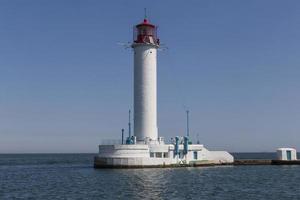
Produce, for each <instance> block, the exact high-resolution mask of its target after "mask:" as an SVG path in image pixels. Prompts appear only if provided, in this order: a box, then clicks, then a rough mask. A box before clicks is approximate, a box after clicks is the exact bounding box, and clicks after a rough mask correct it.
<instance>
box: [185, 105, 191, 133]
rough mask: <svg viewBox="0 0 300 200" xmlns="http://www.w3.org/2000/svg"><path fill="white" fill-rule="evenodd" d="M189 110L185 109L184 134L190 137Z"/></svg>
mask: <svg viewBox="0 0 300 200" xmlns="http://www.w3.org/2000/svg"><path fill="white" fill-rule="evenodd" d="M189 112H190V111H189V110H187V111H186V136H187V137H190V123H189Z"/></svg>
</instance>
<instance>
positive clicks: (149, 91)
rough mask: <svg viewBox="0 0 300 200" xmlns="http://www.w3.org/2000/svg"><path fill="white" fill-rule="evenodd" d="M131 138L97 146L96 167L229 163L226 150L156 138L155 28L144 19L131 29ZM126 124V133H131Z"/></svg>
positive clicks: (181, 138)
mask: <svg viewBox="0 0 300 200" xmlns="http://www.w3.org/2000/svg"><path fill="white" fill-rule="evenodd" d="M131 47H132V48H133V50H134V70H133V71H134V135H133V136H131V134H130V131H129V136H128V137H127V139H126V142H124V129H122V137H121V138H122V140H121V142H116V143H112V144H101V145H99V153H98V155H97V156H96V157H95V160H94V166H95V167H96V168H129V167H176V166H186V167H190V166H200V165H207V164H210V165H219V164H224V163H227V164H228V163H232V162H233V157H232V155H230V154H229V153H228V152H226V151H209V150H208V149H206V148H205V147H204V145H202V144H193V143H192V141H191V140H189V134H188V135H187V136H183V137H180V136H176V137H175V138H172V139H171V143H165V141H164V138H163V137H158V130H157V68H156V64H157V49H158V48H159V39H158V37H157V27H156V26H155V25H153V24H151V23H149V21H148V20H147V19H146V18H145V19H144V21H143V22H142V23H140V24H138V25H136V26H135V27H134V36H133V43H132V45H131ZM130 127H131V126H130V123H129V130H130ZM174 134H177V133H173V135H174Z"/></svg>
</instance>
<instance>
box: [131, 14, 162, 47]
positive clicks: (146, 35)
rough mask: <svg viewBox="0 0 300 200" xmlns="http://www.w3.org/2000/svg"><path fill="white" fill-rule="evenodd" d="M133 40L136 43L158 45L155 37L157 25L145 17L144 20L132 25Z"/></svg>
mask: <svg viewBox="0 0 300 200" xmlns="http://www.w3.org/2000/svg"><path fill="white" fill-rule="evenodd" d="M133 41H134V43H136V44H139V43H144V44H153V45H159V39H158V38H157V26H155V25H153V24H150V23H149V21H148V20H147V19H146V18H145V19H144V21H143V22H142V23H140V24H138V25H136V26H135V27H134V31H133Z"/></svg>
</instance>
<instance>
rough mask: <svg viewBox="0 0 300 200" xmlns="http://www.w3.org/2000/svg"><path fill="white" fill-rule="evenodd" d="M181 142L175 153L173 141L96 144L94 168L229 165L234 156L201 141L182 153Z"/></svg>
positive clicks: (189, 146)
mask: <svg viewBox="0 0 300 200" xmlns="http://www.w3.org/2000/svg"><path fill="white" fill-rule="evenodd" d="M183 149H184V147H183V145H182V144H180V145H179V153H178V154H177V155H174V154H175V150H174V145H173V144H164V143H162V144H159V143H152V144H128V145H127V144H126V145H99V154H98V155H97V156H96V157H95V163H94V165H95V167H96V168H110V167H111V168H114V167H120V168H122V167H124V168H126V167H127V168H128V167H168V166H195V165H207V164H229V163H233V162H234V158H233V156H232V155H230V154H229V153H228V152H226V151H208V150H207V149H206V148H205V147H204V146H203V145H201V144H190V145H188V152H187V154H185V155H184V153H183Z"/></svg>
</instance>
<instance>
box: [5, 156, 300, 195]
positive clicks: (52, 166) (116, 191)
mask: <svg viewBox="0 0 300 200" xmlns="http://www.w3.org/2000/svg"><path fill="white" fill-rule="evenodd" d="M234 155H235V157H237V158H273V157H274V156H275V155H274V154H270V153H266V154H264V153H261V154H249V153H248V154H234ZM93 157H94V154H23V155H13V154H10V155H3V154H2V155H0V199H1V200H2V199H43V200H44V199H72V200H73V199H143V200H145V199H202V200H205V199H210V200H211V199H222V200H224V199H225V200H226V199H241V200H247V199H260V200H261V199H268V200H270V199H300V166H221V167H198V168H165V169H94V168H93Z"/></svg>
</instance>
